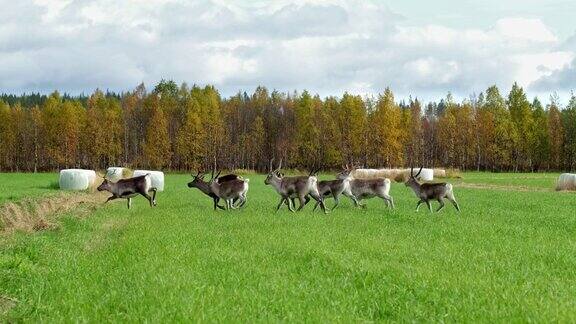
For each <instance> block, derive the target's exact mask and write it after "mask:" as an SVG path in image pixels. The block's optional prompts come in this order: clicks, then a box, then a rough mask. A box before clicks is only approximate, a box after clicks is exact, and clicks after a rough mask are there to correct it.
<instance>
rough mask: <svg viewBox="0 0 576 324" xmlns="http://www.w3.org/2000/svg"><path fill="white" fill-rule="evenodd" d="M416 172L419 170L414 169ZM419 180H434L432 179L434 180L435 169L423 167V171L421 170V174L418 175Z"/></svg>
mask: <svg viewBox="0 0 576 324" xmlns="http://www.w3.org/2000/svg"><path fill="white" fill-rule="evenodd" d="M414 172H418V171H417V170H414ZM418 180H420V181H432V180H434V170H432V169H422V172H420V175H419V176H418Z"/></svg>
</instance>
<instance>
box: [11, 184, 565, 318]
mask: <svg viewBox="0 0 576 324" xmlns="http://www.w3.org/2000/svg"><path fill="white" fill-rule="evenodd" d="M7 177H16V178H12V179H13V180H12V182H15V179H17V178H18V177H20V179H21V180H20V181H21V182H28V183H32V182H36V181H38V182H39V183H41V182H42V181H41V180H39V179H36V177H39V178H46V177H47V176H46V175H18V176H14V175H4V174H2V175H0V180H2V179H5V178H7ZM248 177H249V178H250V179H251V181H250V192H249V194H248V199H249V200H248V203H247V206H246V208H245V209H244V210H241V211H234V212H230V213H226V212H221V211H218V212H213V211H212V209H211V201H210V200H209V199H208V198H207V197H205V196H203V195H202V194H201V193H200V192H198V191H196V190H192V189H188V188H187V187H186V185H185V184H186V182H187V181H188V180H189V176H186V175H168V176H167V178H166V182H167V187H166V191H165V192H162V193H159V195H158V204H159V205H158V207H157V208H154V209H151V208H150V207H148V205H147V202H146V201H145V200H144V199H140V198H138V199H135V200H134V202H133V208H132V209H131V210H127V209H126V207H125V203H124V202H123V201H122V202H118V203H112V204H110V205H108V206H106V207H104V208H100V209H97V210H96V211H95V212H94V213H93V214H91V215H90V217H84V218H78V217H75V216H74V214H73V213H72V214H68V215H65V216H63V217H62V218H61V226H60V228H59V229H58V230H55V231H44V232H39V233H36V234H33V235H30V234H23V233H20V234H18V233H17V234H14V235H12V236H11V238H10V239H9V240H5V241H4V243H2V245H1V246H0V317H2V318H3V319H4V320H8V321H21V320H27V321H44V322H46V321H49V322H54V321H91V322H98V321H143V320H148V321H151V322H159V321H184V320H193V321H210V322H213V321H216V322H270V321H297V322H320V321H322V322H352V321H354V322H358V321H402V322H404V321H410V322H413V321H420V322H422V321H426V322H428V321H435V322H472V321H474V322H477V321H482V322H494V321H496V322H509V321H513V322H520V321H522V322H524V321H533V322H574V321H576V312H574V309H576V299H575V298H574V296H576V254H575V253H574V251H575V250H576V239H575V238H576V216H575V213H574V210H576V199H575V197H574V193H556V192H553V191H550V192H541V191H526V190H523V191H520V190H492V189H484V188H468V187H457V188H456V197H457V199H458V200H459V202H460V205H461V207H462V208H463V212H462V213H461V214H459V215H458V214H457V213H456V212H455V211H454V209H453V207H452V206H448V205H447V206H446V208H445V210H444V211H442V212H441V213H439V214H434V215H430V214H429V213H428V212H426V211H425V208H421V210H420V213H415V212H414V207H415V204H416V199H415V198H414V197H413V194H412V193H411V192H409V191H408V189H407V188H406V187H404V186H403V185H402V184H394V185H393V187H392V191H391V194H392V195H393V196H394V198H395V203H396V206H397V209H396V210H394V211H388V210H385V208H384V203H383V202H382V201H378V200H370V201H368V208H367V209H366V210H358V209H354V208H353V207H352V204H351V202H350V201H348V200H346V198H344V199H343V201H342V202H341V205H340V207H339V208H338V209H336V210H335V211H333V212H332V213H330V214H329V215H322V214H321V213H319V212H317V213H312V212H311V206H308V207H307V209H306V210H305V211H304V212H301V213H297V214H292V213H289V212H288V211H287V210H286V209H285V208H284V209H283V210H281V211H280V212H278V213H274V208H275V205H276V203H277V201H278V197H277V196H276V194H275V193H274V191H273V189H272V188H270V187H267V186H264V184H263V180H264V178H263V176H259V175H249V176H248ZM499 177H502V178H506V179H503V180H496V179H497V178H499ZM554 177H555V175H543V176H542V179H540V178H538V179H535V180H534V181H532V179H529V180H526V182H527V183H529V184H526V183H525V182H524V181H522V180H521V179H522V178H519V176H518V175H508V174H494V175H493V174H485V173H484V174H482V173H472V174H468V173H466V174H464V182H465V183H466V182H468V181H470V182H471V183H477V184H482V183H484V184H494V183H497V184H502V185H506V184H509V183H513V184H518V185H523V186H524V185H528V186H534V187H537V188H544V187H545V185H546V184H547V183H548V181H549V179H552V178H554ZM469 179H470V180H469ZM23 188H24V187H23ZM20 195H27V192H26V190H24V192H21V193H20ZM328 205H329V206H331V205H332V201H329V202H328ZM2 305H5V306H2Z"/></svg>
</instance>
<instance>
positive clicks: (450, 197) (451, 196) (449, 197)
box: [446, 192, 460, 211]
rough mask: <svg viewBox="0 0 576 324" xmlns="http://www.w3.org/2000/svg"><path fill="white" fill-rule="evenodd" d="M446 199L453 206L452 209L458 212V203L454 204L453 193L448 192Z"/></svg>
mask: <svg viewBox="0 0 576 324" xmlns="http://www.w3.org/2000/svg"><path fill="white" fill-rule="evenodd" d="M446 198H448V200H450V202H451V203H452V205H454V207H455V208H456V210H457V211H460V206H458V203H457V202H456V198H455V197H454V193H452V192H450V193H449V194H448V196H447V197H446Z"/></svg>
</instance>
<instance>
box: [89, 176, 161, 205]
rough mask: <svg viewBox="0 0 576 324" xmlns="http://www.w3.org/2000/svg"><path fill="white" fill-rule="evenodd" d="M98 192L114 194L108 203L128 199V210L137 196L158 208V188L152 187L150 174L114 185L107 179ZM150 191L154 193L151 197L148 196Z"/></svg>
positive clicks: (121, 180) (123, 180)
mask: <svg viewBox="0 0 576 324" xmlns="http://www.w3.org/2000/svg"><path fill="white" fill-rule="evenodd" d="M97 189H98V191H104V190H106V191H108V192H110V193H112V196H111V197H109V198H108V199H107V200H106V202H109V201H110V200H114V199H118V198H126V199H128V209H130V206H131V205H132V198H133V197H135V196H136V195H142V196H144V197H145V198H146V199H148V201H149V202H150V207H152V206H156V191H157V190H156V188H153V187H152V180H151V179H150V174H146V175H143V176H139V177H134V178H129V179H120V180H118V182H116V183H114V182H112V181H110V180H108V179H106V178H104V182H102V184H101V185H100V186H98V188H97ZM150 191H153V192H154V195H153V196H152V197H150V195H149V194H148V193H149V192H150Z"/></svg>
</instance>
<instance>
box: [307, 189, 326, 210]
mask: <svg viewBox="0 0 576 324" xmlns="http://www.w3.org/2000/svg"><path fill="white" fill-rule="evenodd" d="M310 196H312V198H314V199H315V200H316V201H317V202H318V203H319V204H320V208H322V211H323V212H324V214H328V211H327V210H326V205H324V199H322V196H321V195H319V194H318V195H317V194H316V193H314V194H312V193H311V194H310Z"/></svg>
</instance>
